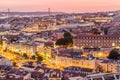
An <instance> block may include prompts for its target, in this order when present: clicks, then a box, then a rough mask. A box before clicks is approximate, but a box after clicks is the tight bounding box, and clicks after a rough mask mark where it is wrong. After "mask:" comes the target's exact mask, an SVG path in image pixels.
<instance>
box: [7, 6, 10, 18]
mask: <svg viewBox="0 0 120 80" xmlns="http://www.w3.org/2000/svg"><path fill="white" fill-rule="evenodd" d="M9 16H10V9H9V8H8V9H7V17H8V18H9Z"/></svg>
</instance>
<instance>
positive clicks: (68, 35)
mask: <svg viewBox="0 0 120 80" xmlns="http://www.w3.org/2000/svg"><path fill="white" fill-rule="evenodd" d="M71 37H72V36H71V34H70V33H69V32H65V33H64V38H71Z"/></svg>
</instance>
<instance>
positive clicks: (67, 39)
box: [56, 32, 73, 46]
mask: <svg viewBox="0 0 120 80" xmlns="http://www.w3.org/2000/svg"><path fill="white" fill-rule="evenodd" d="M56 45H60V46H61V45H64V46H72V45H73V38H72V36H71V34H70V33H69V32H65V33H64V38H60V39H58V40H57V41H56Z"/></svg>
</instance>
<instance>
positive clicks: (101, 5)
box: [0, 0, 120, 12]
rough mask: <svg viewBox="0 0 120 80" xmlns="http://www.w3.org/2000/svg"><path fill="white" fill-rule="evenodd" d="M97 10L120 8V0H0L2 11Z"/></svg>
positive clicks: (0, 9)
mask: <svg viewBox="0 0 120 80" xmlns="http://www.w3.org/2000/svg"><path fill="white" fill-rule="evenodd" d="M7 8H10V9H11V11H47V9H48V8H51V10H52V11H56V12H59V11H62V12H92V11H93V12H94V11H95V12H96V11H105V10H106V11H109V10H120V0H0V11H6V10H7Z"/></svg>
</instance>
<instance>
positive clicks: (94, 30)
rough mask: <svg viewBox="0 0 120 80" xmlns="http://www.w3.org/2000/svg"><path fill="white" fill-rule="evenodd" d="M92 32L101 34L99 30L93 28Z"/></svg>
mask: <svg viewBox="0 0 120 80" xmlns="http://www.w3.org/2000/svg"><path fill="white" fill-rule="evenodd" d="M91 31H92V33H93V34H100V32H99V30H98V29H97V28H93V29H92V30H91Z"/></svg>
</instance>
